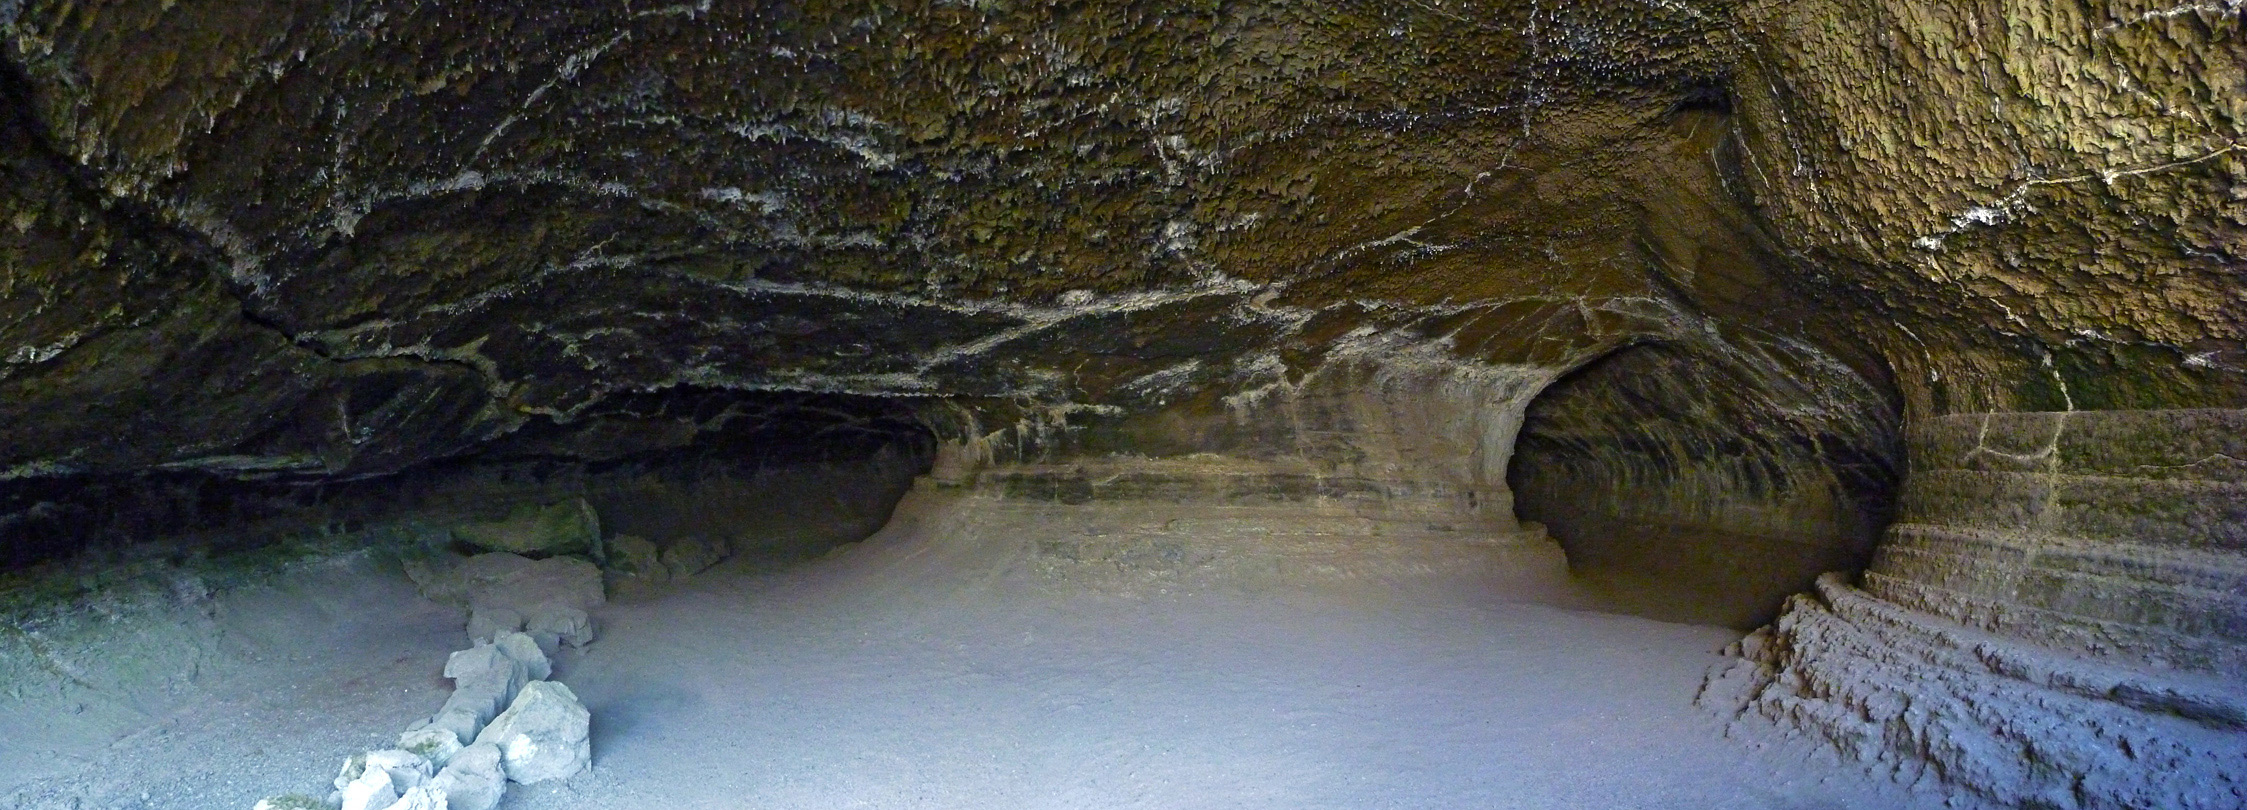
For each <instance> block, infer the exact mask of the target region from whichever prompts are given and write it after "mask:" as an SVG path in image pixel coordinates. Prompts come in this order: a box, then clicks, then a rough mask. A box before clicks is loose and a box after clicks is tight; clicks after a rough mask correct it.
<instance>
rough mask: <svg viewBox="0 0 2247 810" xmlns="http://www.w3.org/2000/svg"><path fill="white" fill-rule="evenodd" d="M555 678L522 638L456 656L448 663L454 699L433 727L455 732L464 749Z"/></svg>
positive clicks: (513, 636)
mask: <svg viewBox="0 0 2247 810" xmlns="http://www.w3.org/2000/svg"><path fill="white" fill-rule="evenodd" d="M552 672H553V669H552V665H551V664H550V663H548V662H547V660H546V656H545V655H543V654H541V653H540V651H539V649H538V645H537V644H535V643H533V642H532V641H531V639H530V637H529V636H525V635H523V634H521V633H504V634H501V636H500V638H499V639H498V641H496V642H494V643H490V644H478V645H476V646H475V647H472V648H469V649H466V650H462V651H460V652H457V653H453V655H452V658H451V660H448V661H446V662H445V677H447V678H451V679H453V694H452V697H450V698H448V699H446V700H445V705H444V708H441V709H439V710H438V711H437V715H436V716H435V717H433V718H431V719H430V721H429V727H430V728H436V729H442V730H444V731H448V732H451V733H452V734H453V736H454V737H456V738H458V739H459V741H460V743H461V744H463V745H465V744H468V743H470V742H472V741H474V740H476V739H477V736H476V735H477V734H479V733H481V732H482V730H483V729H484V727H485V725H486V724H487V723H490V722H491V721H492V718H493V717H495V716H497V715H499V714H501V713H502V712H503V711H504V710H505V709H506V708H507V707H508V706H510V705H512V704H513V702H514V701H515V699H516V698H517V697H518V696H520V695H521V694H522V690H523V688H524V686H525V685H526V684H528V683H531V682H534V681H537V680H538V679H541V678H545V677H547V676H548V675H550V674H552Z"/></svg>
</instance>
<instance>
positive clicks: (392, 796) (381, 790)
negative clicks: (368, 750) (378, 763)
mask: <svg viewBox="0 0 2247 810" xmlns="http://www.w3.org/2000/svg"><path fill="white" fill-rule="evenodd" d="M341 798H342V801H341V803H340V804H341V808H342V810H387V808H389V807H390V805H393V804H396V803H398V786H397V785H396V784H394V783H392V782H391V780H390V772H388V771H385V770H382V769H381V768H368V769H366V770H364V771H361V772H360V773H359V775H358V777H357V778H354V779H352V780H351V781H350V782H347V783H345V784H344V785H343V790H342V794H341Z"/></svg>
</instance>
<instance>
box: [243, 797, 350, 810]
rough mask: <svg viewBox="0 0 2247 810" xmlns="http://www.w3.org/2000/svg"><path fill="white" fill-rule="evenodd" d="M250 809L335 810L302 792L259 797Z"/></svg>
mask: <svg viewBox="0 0 2247 810" xmlns="http://www.w3.org/2000/svg"><path fill="white" fill-rule="evenodd" d="M250 810H335V808H334V807H333V806H331V805H329V804H328V803H327V802H323V801H320V800H319V799H315V798H312V797H310V796H306V795H304V794H302V793H291V794H289V795H287V796H274V797H271V798H266V799H259V800H257V804H256V805H255V806H253V807H251V808H250Z"/></svg>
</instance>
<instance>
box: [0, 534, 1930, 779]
mask: <svg viewBox="0 0 2247 810" xmlns="http://www.w3.org/2000/svg"><path fill="white" fill-rule="evenodd" d="M907 529H910V527H907ZM925 534H926V532H919V533H916V532H914V531H910V530H893V531H889V532H885V534H884V535H881V536H877V537H876V538H875V539H874V540H872V541H869V542H868V543H866V544H862V545H861V546H858V547H854V548H852V549H849V550H847V551H845V552H843V553H840V554H838V555H835V556H833V557H830V558H827V559H823V560H820V561H817V562H814V563H810V564H808V565H804V566H799V567H794V568H791V569H788V570H785V571H781V572H777V573H774V572H756V571H748V570H738V569H736V570H728V569H723V568H721V569H719V570H716V571H712V572H710V573H707V574H705V575H703V576H701V577H697V578H696V579H694V580H693V581H691V582H688V583H685V584H684V585H682V586H679V587H675V588H673V589H670V590H667V591H664V592H660V593H643V594H640V595H637V596H626V597H624V598H620V599H619V600H617V601H616V602H613V603H612V604H611V605H610V606H609V607H608V608H607V609H606V610H605V611H604V612H603V613H602V614H601V616H600V621H601V625H602V637H601V639H600V640H599V641H598V642H597V643H596V644H595V645H594V646H593V647H592V648H591V649H590V650H589V651H587V652H586V653H585V654H583V655H582V656H573V657H569V658H565V660H564V661H563V662H562V664H563V666H562V669H561V671H560V672H559V673H558V676H559V677H560V678H562V679H563V680H565V681H566V682H567V683H569V684H570V685H571V687H572V688H573V689H574V690H576V692H577V693H578V694H579V695H580V696H581V697H582V698H583V699H584V700H585V702H586V703H587V705H588V706H590V707H591V708H592V710H593V716H594V744H595V750H594V753H595V758H596V759H595V769H594V771H593V772H592V773H590V774H586V775H583V776H580V777H578V778H575V779H572V780H569V781H568V782H565V783H560V784H547V785H539V786H531V787H518V788H516V789H514V790H512V791H511V792H510V794H509V796H508V798H507V801H506V802H505V803H504V804H503V807H506V808H517V809H519V810H532V809H536V810H549V809H556V810H558V809H559V808H665V809H666V810H669V809H671V808H750V807H754V808H821V809H822V810H825V809H826V808H852V807H870V808H923V807H925V808H1049V807H1050V808H1202V807H1208V808H1218V807H1223V808H1253V807H1271V808H1387V807H1396V808H1513V807H1520V808H1579V807H1582V808H1592V807H1597V808H1633V807H1643V808H1704V807H1705V808H1717V807H1722V808H1824V807H1832V808H1844V807H1846V808H1862V807H1910V806H1915V805H1927V806H1932V805H1931V804H1930V800H1929V799H1928V798H1926V797H1915V796H1911V795H1907V794H1905V793H1903V792H1901V791H1900V790H1898V789H1897V788H1894V787H1892V786H1889V785H1886V784H1884V783H1879V782H1875V781H1873V780H1871V779H1869V778H1868V777H1865V776H1862V775H1857V774H1853V773H1851V772H1849V771H1846V770H1843V769H1838V768H1832V767H1828V766H1824V765H1820V764H1817V763H1816V761H1815V760H1814V759H1810V758H1806V757H1805V756H1804V755H1802V754H1800V753H1796V752H1793V751H1792V750H1791V749H1788V748H1786V747H1784V746H1767V747H1762V748H1760V749H1757V750H1753V751H1751V750H1750V748H1749V747H1748V746H1745V745H1742V744H1740V743H1737V742H1734V741H1729V740H1724V739H1721V737H1720V735H1721V733H1722V732H1721V726H1720V724H1719V723H1718V721H1717V720H1716V719H1715V718H1713V717H1710V716H1708V715H1707V714H1706V713H1704V712H1703V711H1701V710H1699V709H1696V708H1695V707H1693V705H1692V704H1691V701H1692V697H1693V694H1694V692H1695V689H1696V688H1697V687H1698V686H1699V683H1700V679H1701V675H1702V673H1703V671H1704V670H1705V669H1706V668H1707V666H1708V665H1709V664H1711V663H1712V662H1714V661H1715V660H1716V657H1715V653H1716V651H1717V650H1718V649H1719V648H1720V647H1722V646H1723V645H1724V644H1725V643H1727V642H1729V641H1730V640H1731V639H1733V638H1735V637H1736V635H1735V634H1733V633H1731V632H1729V631H1725V630H1721V629H1715V628H1708V627H1695V626H1686V625H1675V624H1663V623H1658V622H1653V621H1648V620H1644V619H1638V618H1631V617H1623V616H1613V615H1605V614H1599V613H1589V612H1573V611H1567V610H1560V609H1555V608H1550V607H1544V606H1540V605H1533V604H1507V603H1504V602H1502V601H1498V600H1495V599H1481V598H1467V597H1462V596H1460V595H1459V593H1458V592H1457V591H1455V590H1451V589H1441V588H1431V589H1429V590H1427V591H1425V592H1416V591H1413V590H1412V589H1409V588H1406V589H1398V588H1394V587H1384V588H1382V589H1380V590H1378V592H1372V591H1365V590H1357V591H1351V590H1345V589H1318V588H1305V589H1285V588H1281V589H1272V590H1264V591H1260V592H1245V591H1242V590H1240V589H1219V590H1193V589H1162V588H1153V589H1144V588H1142V589H1128V590H1119V589H1114V588H1087V587H1079V586H1076V585H1073V584H1072V583H1070V582H1068V581H1066V580H1065V579H1063V580H1058V581H1057V580H1056V579H1054V578H1053V577H1052V576H1050V572H1048V575H1045V576H1036V575H1027V574H1025V573H1024V572H1025V571H1026V570H1028V568H1027V567H1025V566H1023V565H1021V564H1020V563H1021V562H1022V558H1021V549H1023V548H1024V544H1023V543H1021V542H1018V539H1016V538H983V539H981V540H980V541H978V542H969V543H960V542H931V538H929V537H927V536H922V535H925ZM362 591H363V592H362V593H360V594H358V595H357V597H356V598H355V599H354V600H352V601H353V604H355V605H357V606H358V609H359V612H358V614H357V618H356V619H352V620H344V619H341V618H339V617H337V616H335V615H327V618H326V619H322V618H321V616H322V615H323V614H322V612H321V611H322V610H326V609H327V608H320V609H317V610H310V612H306V611H307V610H308V609H307V608H306V607H305V606H306V605H315V606H317V605H320V604H325V603H322V602H321V600H319V599H313V598H310V597H305V596H301V595H299V596H295V597H286V598H284V597H276V596H269V597H267V598H268V599H269V600H270V601H269V603H268V604H267V605H266V607H267V608H268V609H271V610H278V611H282V612H281V613H278V614H274V615H269V616H267V617H266V619H265V622H266V623H267V624H269V625H270V624H273V623H274V622H281V623H283V624H287V623H289V622H288V621H283V620H282V619H280V618H278V617H279V616H286V615H295V614H288V613H287V611H291V610H294V611H298V612H299V614H302V615H299V616H298V617H297V619H294V620H290V621H296V622H298V623H299V624H300V625H302V626H310V625H313V624H317V623H318V622H320V621H328V622H330V623H331V624H332V625H333V626H332V627H331V628H329V629H323V630H320V631H318V632H311V631H303V632H297V633H295V634H294V637H295V638H298V639H299V640H300V641H301V642H302V643H304V644H306V645H311V646H310V648H307V649H295V650H284V649H275V648H273V645H274V644H277V643H278V642H275V641H272V640H274V639H284V638H290V637H292V634H291V633H290V632H286V631H282V630H277V629H273V628H271V627H268V628H267V629H265V630H262V631H258V632H262V634H263V636H264V638H266V639H268V642H267V646H266V648H264V651H263V652H262V653H260V655H262V656H263V659H262V660H264V661H265V662H266V665H264V666H260V667H253V668H247V669H243V670H241V671H239V672H236V673H234V674H232V675H230V676H224V677H221V676H216V675H214V676H212V677H211V679H209V680H210V682H207V683H203V684H201V685H198V686H197V687H195V689H197V690H200V691H199V694H203V695H206V696H207V698H206V699H201V700H195V701H189V702H188V705H186V706H185V707H183V708H181V709H179V710H176V711H173V712H171V713H169V714H168V715H167V716H165V717H162V718H157V719H155V720H153V721H151V722H150V723H149V725H148V726H147V730H143V731H140V732H138V733H135V734H133V735H131V736H128V737H126V738H125V739H123V740H121V741H118V742H116V743H114V744H112V745H109V746H108V747H106V748H103V749H100V750H97V751H93V752H91V753H85V752H80V753H79V754H77V755H75V756H77V759H51V758H50V759H40V761H41V762H47V763H49V766H47V767H43V768H33V767H31V766H30V765H29V764H27V763H29V762H31V761H32V758H34V757H41V756H44V755H39V754H34V753H33V752H32V751H31V750H30V747H27V746H23V745H18V746H17V747H15V748H0V752H4V753H5V756H6V757H7V759H6V760H5V761H0V798H9V797H10V796H11V793H10V791H11V790H14V791H15V793H14V794H12V795H13V799H12V800H13V801H15V802H17V803H18V805H20V806H25V807H40V806H43V804H45V805H48V806H56V807H74V806H82V807H149V808H175V807H176V808H220V807H243V808H246V807H248V805H249V803H250V802H251V801H254V800H255V799H256V798H257V797H258V796H260V795H263V794H268V793H276V792H283V791H288V790H301V791H310V790H312V789H314V788H316V787H319V786H320V785H322V784H323V783H324V781H325V779H326V778H327V777H328V776H329V775H330V772H331V771H332V770H333V768H334V766H335V764H336V763H337V762H340V761H341V759H342V758H343V757H344V756H345V755H347V754H349V753H350V752H351V751H352V750H354V749H355V748H358V747H364V746H366V745H371V744H375V743H378V742H379V741H380V740H382V739H383V738H385V737H387V736H389V735H392V734H394V733H395V732H396V730H397V729H399V728H402V727H403V726H404V725H405V724H406V723H408V722H410V721H411V720H413V719H414V718H415V717H417V716H420V715H423V714H426V713H427V712H429V711H431V710H433V709H434V708H435V707H436V706H437V705H438V704H439V703H441V702H442V699H443V698H442V695H443V685H444V684H443V681H442V680H441V679H438V678H436V677H435V675H436V671H437V669H438V668H439V667H440V666H441V664H442V660H443V655H444V651H445V650H447V649H449V648H450V647H453V646H457V645H458V643H459V636H458V632H459V631H458V629H457V625H456V624H450V623H449V622H450V621H457V618H456V617H450V616H446V615H444V614H445V612H444V611H438V610H434V609H433V606H429V605H427V604H426V603H419V600H418V599H415V598H412V597H411V596H409V595H405V594H403V593H400V592H398V591H397V590H396V589H394V588H393V589H381V588H372V587H368V588H363V589H362ZM292 598H293V599H295V600H296V602H295V603H291V602H290V601H289V599H292ZM417 603H418V604H417ZM291 604H296V606H295V607H291V606H290V605H291ZM368 617H397V618H398V619H399V620H390V619H384V620H382V621H369V620H368ZM239 623H240V622H238V624H239ZM243 626H245V627H246V626H247V625H246V624H244V625H243ZM354 628H355V629H354ZM235 632H236V633H237V634H248V633H250V632H251V631H249V630H237V631H235ZM356 636H364V637H356ZM284 646H285V645H284ZM353 671H356V672H357V674H356V675H354V676H353V677H351V678H349V679H344V678H343V675H344V674H346V673H348V672H353ZM284 680H286V682H288V683H292V684H296V685H295V686H291V687H287V688H277V687H276V684H279V683H282V682H284ZM19 760H20V761H19ZM11 775H12V776H14V777H15V778H13V779H11V778H10V776H11ZM73 797H83V798H84V799H85V802H84V803H83V804H81V805H72V804H70V803H68V802H69V801H71V800H73ZM0 803H5V802H0ZM10 806H17V805H10Z"/></svg>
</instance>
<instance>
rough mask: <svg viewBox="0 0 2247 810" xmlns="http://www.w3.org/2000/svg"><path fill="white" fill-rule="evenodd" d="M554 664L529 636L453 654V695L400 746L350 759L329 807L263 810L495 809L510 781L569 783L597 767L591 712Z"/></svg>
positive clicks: (310, 804)
mask: <svg viewBox="0 0 2247 810" xmlns="http://www.w3.org/2000/svg"><path fill="white" fill-rule="evenodd" d="M552 674H553V663H552V662H551V661H549V660H548V659H547V657H546V654H545V653H543V652H541V651H540V650H539V648H538V644H537V642H535V641H533V640H532V639H531V637H530V636H529V635H526V634H524V633H520V632H514V631H505V632H501V633H499V634H498V637H497V638H495V639H493V640H491V641H489V642H480V643H478V644H476V646H474V647H471V648H469V649H466V650H461V651H459V652H456V653H453V654H452V658H451V659H450V660H448V661H447V662H446V663H445V676H446V677H448V678H452V679H453V694H452V697H451V698H450V699H448V700H446V701H445V705H444V708H442V709H439V710H438V712H437V714H436V716H434V717H430V718H428V719H425V720H421V721H419V722H416V723H414V724H413V725H412V726H411V727H409V728H407V729H406V732H405V733H404V734H401V735H399V737H398V745H397V747H396V748H387V749H382V750H378V751H368V752H366V753H363V754H359V755H356V756H353V757H351V758H350V759H348V760H345V761H344V763H343V770H342V771H341V772H340V773H338V774H336V778H335V784H334V787H335V790H334V792H332V793H330V794H329V795H328V798H327V801H325V802H319V801H316V800H313V799H311V798H309V797H305V796H289V797H282V798H276V799H267V800H265V801H261V802H259V803H258V804H257V807H256V810H306V809H307V808H340V810H491V808H492V807H495V806H498V804H499V799H500V797H501V796H502V795H504V794H505V793H506V790H507V783H508V782H510V781H513V782H517V783H522V784H529V783H533V782H544V781H547V780H549V779H565V778H568V777H570V776H573V775H575V774H577V773H578V772H579V771H582V770H585V768H586V767H587V766H589V765H590V764H591V763H592V760H593V747H592V742H591V739H590V737H589V736H588V731H589V730H590V727H591V723H592V717H593V716H592V713H591V712H588V711H586V710H585V707H584V706H583V705H581V704H579V703H578V700H577V695H575V694H573V693H571V692H570V688H569V687H567V686H564V685H562V684H560V683H556V682H554V681H550V680H546V678H547V677H549V676H550V675H552Z"/></svg>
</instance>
